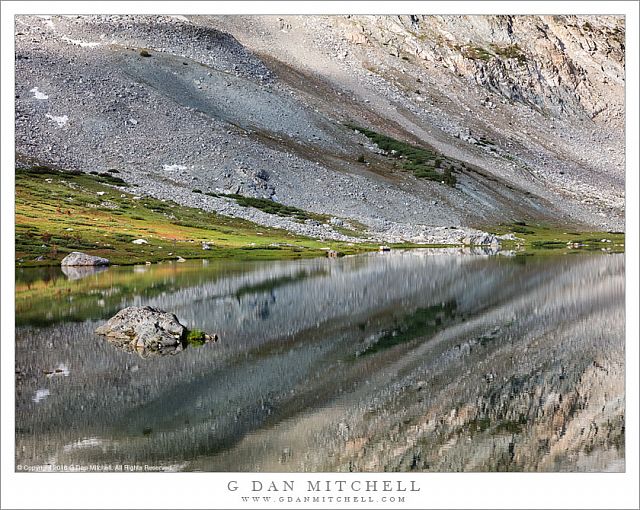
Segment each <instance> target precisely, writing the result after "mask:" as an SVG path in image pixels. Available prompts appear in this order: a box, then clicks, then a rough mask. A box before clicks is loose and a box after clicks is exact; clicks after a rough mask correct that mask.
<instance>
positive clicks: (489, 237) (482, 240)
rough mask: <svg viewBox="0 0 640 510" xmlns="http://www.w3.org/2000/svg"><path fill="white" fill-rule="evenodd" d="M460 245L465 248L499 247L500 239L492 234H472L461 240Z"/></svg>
mask: <svg viewBox="0 0 640 510" xmlns="http://www.w3.org/2000/svg"><path fill="white" fill-rule="evenodd" d="M462 244H464V245H465V246H493V247H496V248H497V247H499V246H500V239H498V238H497V237H496V236H494V235H493V234H486V233H480V234H473V235H469V236H466V237H463V238H462Z"/></svg>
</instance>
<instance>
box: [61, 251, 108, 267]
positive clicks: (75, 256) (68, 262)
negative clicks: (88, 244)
mask: <svg viewBox="0 0 640 510" xmlns="http://www.w3.org/2000/svg"><path fill="white" fill-rule="evenodd" d="M60 264H61V265H62V266H108V265H109V259H105V258H102V257H95V256H93V255H87V254H86V253H82V252H79V251H73V252H71V253H69V255H67V256H66V257H65V258H63V259H62V262H61V263H60Z"/></svg>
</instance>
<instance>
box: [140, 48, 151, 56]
mask: <svg viewBox="0 0 640 510" xmlns="http://www.w3.org/2000/svg"><path fill="white" fill-rule="evenodd" d="M140 56H141V57H150V56H151V53H149V52H148V51H147V50H140Z"/></svg>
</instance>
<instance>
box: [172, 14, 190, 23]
mask: <svg viewBox="0 0 640 510" xmlns="http://www.w3.org/2000/svg"><path fill="white" fill-rule="evenodd" d="M171 17H172V18H173V19H179V20H180V21H187V22H188V21H189V20H188V19H187V18H186V17H185V16H182V15H180V14H178V15H175V16H171Z"/></svg>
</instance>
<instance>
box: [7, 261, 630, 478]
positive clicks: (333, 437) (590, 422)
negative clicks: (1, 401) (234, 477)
mask: <svg viewBox="0 0 640 510" xmlns="http://www.w3.org/2000/svg"><path fill="white" fill-rule="evenodd" d="M130 305H151V306H155V307H158V308H161V309H164V310H167V311H170V312H172V313H175V314H176V315H177V316H178V318H179V319H180V321H181V322H183V323H184V324H185V325H187V326H188V327H192V328H199V329H203V330H205V331H207V332H210V333H217V334H218V335H219V337H220V341H219V342H218V343H215V344H207V345H204V346H202V347H199V348H196V347H190V348H187V349H185V350H184V351H183V352H181V353H179V354H176V355H172V356H165V357H148V358H144V359H143V358H141V357H139V356H138V355H136V354H131V353H127V352H124V351H121V350H119V349H118V348H117V347H115V346H114V345H112V344H110V343H109V342H108V341H106V340H105V339H104V338H102V337H98V336H96V335H95V334H94V330H95V328H96V327H97V326H99V325H100V324H102V323H103V322H104V321H105V320H106V319H108V318H109V317H111V316H112V315H113V314H115V312H117V311H118V310H119V309H121V308H123V307H125V306H130ZM624 319H625V315H624V255H600V254H598V255H586V254H581V255H571V256H566V255H565V256H551V255H549V256H527V257H524V256H517V257H507V256H500V255H498V256H484V255H474V254H470V253H465V252H464V251H462V250H412V251H406V252H391V253H374V254H368V255H360V256H354V257H345V258H342V259H311V260H295V261H272V262H263V261H261V262H233V261H215V260H210V261H190V262H186V263H165V264H158V265H152V266H133V267H110V268H108V269H106V270H104V271H101V272H98V273H91V272H89V273H81V272H77V271H72V272H68V271H67V274H64V273H62V271H61V270H60V269H59V268H45V269H17V270H16V344H15V345H16V464H17V465H21V466H30V467H32V468H33V469H44V470H47V469H52V470H55V469H59V468H58V467H57V466H63V465H100V466H102V468H103V469H104V470H112V469H118V466H122V465H125V464H126V465H138V466H143V465H150V466H156V467H157V469H163V470H168V471H175V470H200V471H312V472H313V471H316V472H317V471H356V472H360V471H398V470H400V471H409V470H420V471H495V470H499V471H505V470H516V471H518V470H519V471H522V470H524V471H605V470H611V471H620V470H624V424H625V406H624Z"/></svg>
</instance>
